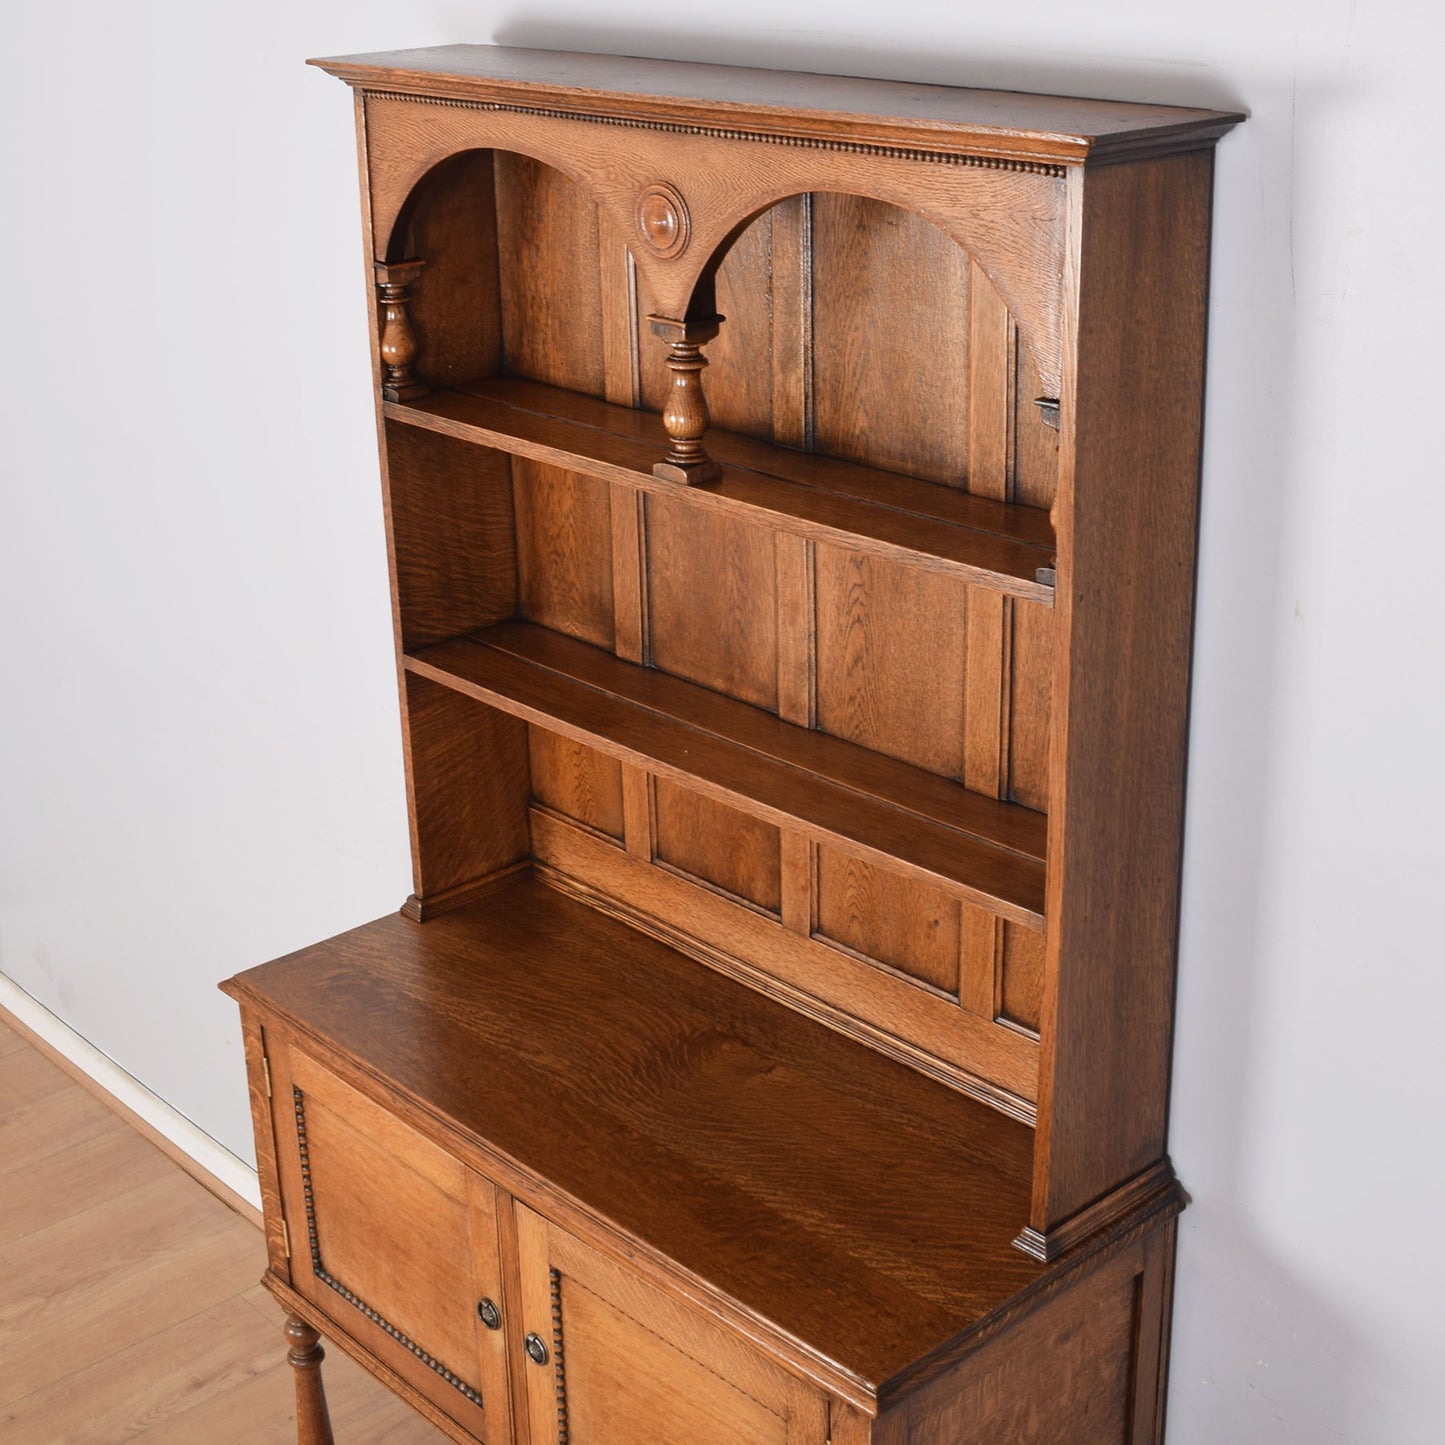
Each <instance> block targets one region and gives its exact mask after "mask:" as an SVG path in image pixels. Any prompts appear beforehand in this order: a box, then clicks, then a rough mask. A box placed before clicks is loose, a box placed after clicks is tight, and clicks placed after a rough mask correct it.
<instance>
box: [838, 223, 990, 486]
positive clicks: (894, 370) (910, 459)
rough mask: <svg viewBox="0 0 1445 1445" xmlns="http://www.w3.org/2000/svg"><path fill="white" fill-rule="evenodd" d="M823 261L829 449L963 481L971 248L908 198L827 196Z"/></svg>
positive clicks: (949, 480)
mask: <svg viewBox="0 0 1445 1445" xmlns="http://www.w3.org/2000/svg"><path fill="white" fill-rule="evenodd" d="M813 265H814V277H813V318H814V319H813V336H814V346H815V351H814V362H813V367H814V387H815V406H816V415H817V421H816V425H817V434H816V439H817V446H818V449H819V450H820V451H825V452H829V453H831V454H832V455H835V456H843V457H852V458H853V459H854V460H856V461H866V462H868V463H869V464H871V465H873V466H877V467H886V468H888V469H889V470H891V471H899V472H906V473H908V474H909V475H910V476H917V477H926V478H928V479H929V480H930V481H937V482H945V483H948V484H951V485H955V486H957V485H961V484H962V482H963V480H964V477H965V476H966V474H967V470H968V267H969V260H968V255H967V253H966V252H965V251H964V250H963V249H962V248H961V247H959V246H958V245H957V244H956V243H955V242H953V241H951V240H950V239H949V238H948V237H947V236H945V235H944V234H943V232H942V231H940V230H939V229H938V228H937V227H936V226H934V225H932V224H930V223H929V222H927V221H925V220H923V219H921V218H920V217H918V216H915V215H913V214H911V213H910V212H908V211H904V210H901V209H899V208H898V207H897V206H890V205H887V204H885V203H884V202H882V201H874V200H868V199H865V198H863V197H859V196H844V195H836V194H819V195H815V196H814V197H813ZM904 378H906V380H904Z"/></svg>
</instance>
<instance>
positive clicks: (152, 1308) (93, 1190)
mask: <svg viewBox="0 0 1445 1445" xmlns="http://www.w3.org/2000/svg"><path fill="white" fill-rule="evenodd" d="M238 1087H239V1085H238ZM264 1267H265V1247H264V1244H263V1242H262V1239H261V1234H260V1231H259V1230H258V1229H257V1228H256V1227H255V1225H254V1224H252V1223H251V1222H250V1221H249V1220H247V1219H245V1218H243V1217H242V1216H241V1215H239V1214H236V1213H235V1212H234V1211H233V1210H231V1209H230V1208H229V1207H228V1206H227V1205H226V1204H224V1203H222V1202H221V1200H219V1199H217V1198H216V1197H215V1196H214V1195H212V1194H211V1193H209V1192H208V1191H207V1190H206V1189H205V1188H204V1187H203V1186H202V1185H200V1184H198V1183H197V1182H196V1181H195V1180H194V1179H192V1178H191V1177H190V1176H189V1175H188V1174H186V1173H185V1172H183V1171H182V1170H181V1169H180V1168H179V1167H178V1166H177V1165H176V1164H174V1163H173V1162H172V1161H171V1160H170V1159H168V1158H166V1156H165V1155H164V1154H162V1153H161V1151H160V1150H159V1149H157V1148H156V1147H155V1146H154V1145H153V1144H151V1143H150V1142H149V1141H148V1140H146V1139H145V1138H143V1137H142V1136H141V1135H140V1134H139V1133H137V1132H136V1131H135V1130H134V1129H133V1128H132V1127H131V1126H130V1125H129V1124H128V1123H127V1122H126V1121H125V1120H123V1119H121V1118H120V1117H118V1116H117V1115H116V1114H114V1113H112V1112H111V1111H110V1110H109V1109H107V1108H106V1107H105V1105H104V1104H102V1103H101V1102H99V1101H98V1100H97V1099H95V1098H94V1097H92V1095H91V1094H90V1093H89V1092H87V1091H86V1090H85V1089H83V1088H82V1087H81V1086H80V1085H79V1084H77V1083H76V1082H75V1081H74V1080H73V1079H71V1078H70V1077H69V1076H68V1075H67V1074H66V1072H65V1071H64V1070H63V1069H61V1068H58V1067H57V1066H56V1065H55V1064H53V1063H52V1062H51V1061H50V1060H49V1059H47V1058H46V1057H45V1056H44V1055H43V1054H42V1053H41V1052H40V1051H39V1050H37V1049H35V1048H34V1047H32V1046H31V1044H30V1043H29V1042H28V1041H27V1040H26V1039H25V1038H24V1037H22V1036H21V1035H20V1034H19V1033H17V1032H16V1031H15V1030H14V1029H11V1028H9V1027H8V1026H7V1025H6V1024H5V1023H4V1022H3V1021H0V1441H4V1442H5V1445H121V1442H126V1441H136V1442H140V1445H291V1442H293V1441H294V1440H295V1438H296V1423H295V1404H294V1395H293V1386H292V1376H291V1369H290V1367H289V1366H288V1365H287V1364H286V1359H285V1356H286V1344H285V1340H284V1338H283V1336H282V1333H281V1325H282V1320H283V1315H282V1312H281V1310H280V1309H279V1308H278V1307H277V1306H276V1304H275V1303H274V1302H273V1301H272V1299H271V1297H270V1296H269V1295H268V1294H267V1293H266V1292H265V1290H263V1289H261V1288H260V1286H259V1285H257V1283H256V1281H257V1279H258V1278H259V1277H260V1274H261V1271H262V1269H263V1268H264ZM324 1374H325V1379H326V1391H327V1396H328V1398H329V1399H330V1402H331V1418H332V1423H333V1425H334V1426H335V1430H336V1439H337V1445H442V1442H443V1441H444V1440H445V1437H444V1436H443V1435H442V1434H441V1433H440V1432H439V1431H437V1430H436V1429H434V1428H433V1427H432V1426H431V1425H429V1424H428V1423H427V1422H426V1421H424V1420H422V1419H421V1418H420V1417H419V1416H417V1415H416V1414H415V1413H414V1412H413V1411H411V1410H410V1409H408V1408H407V1407H406V1406H404V1405H402V1404H401V1403H400V1402H399V1401H397V1400H396V1399H395V1398H393V1397H392V1396H391V1395H390V1394H389V1393H388V1392H387V1391H386V1390H385V1389H383V1388H382V1386H381V1385H379V1384H377V1383H376V1381H374V1380H373V1379H372V1378H371V1377H370V1376H369V1375H367V1374H366V1373H365V1371H363V1370H362V1369H361V1368H360V1367H359V1366H357V1365H355V1364H353V1363H352V1361H351V1360H350V1359H348V1358H347V1357H346V1356H345V1355H344V1354H343V1353H342V1352H341V1351H340V1350H339V1349H332V1348H328V1349H327V1358H326V1365H325V1370H324Z"/></svg>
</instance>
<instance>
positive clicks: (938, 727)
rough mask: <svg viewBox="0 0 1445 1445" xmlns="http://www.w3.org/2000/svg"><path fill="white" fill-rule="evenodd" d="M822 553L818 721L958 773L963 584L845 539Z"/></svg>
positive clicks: (948, 774) (844, 734)
mask: <svg viewBox="0 0 1445 1445" xmlns="http://www.w3.org/2000/svg"><path fill="white" fill-rule="evenodd" d="M815 556H816V569H815V583H816V589H817V606H818V643H817V646H818V726H819V727H821V728H824V729H826V730H827V731H828V732H830V733H833V734H835V735H836V736H838V737H843V738H848V739H850V740H851V741H853V742H857V743H862V744H863V746H864V747H868V748H872V749H874V750H876V751H878V752H881V753H886V754H888V755H889V756H890V757H895V758H902V759H903V760H904V761H905V762H910V763H916V764H917V765H918V766H919V767H923V768H927V769H929V770H930V771H931V772H935V773H941V774H943V775H944V776H946V777H955V778H956V777H958V776H959V775H960V773H961V772H962V770H963V700H964V692H963V685H964V672H963V655H964V647H963V628H964V616H965V611H964V609H965V600H964V599H965V588H964V587H963V585H962V584H961V583H959V582H957V581H955V580H954V579H952V578H948V577H942V576H938V575H936V574H933V573H925V572H916V571H913V570H911V569H907V568H903V567H899V566H897V565H895V564H893V563H889V562H885V561H883V560H882V559H880V558H876V557H868V556H865V555H863V554H861V553H858V552H846V551H843V550H842V549H841V548H837V547H827V546H819V547H817V548H816V549H815Z"/></svg>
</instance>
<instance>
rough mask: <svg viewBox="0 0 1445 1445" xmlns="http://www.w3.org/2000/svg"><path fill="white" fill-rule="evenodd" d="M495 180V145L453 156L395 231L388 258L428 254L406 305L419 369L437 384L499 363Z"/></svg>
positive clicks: (489, 372) (468, 376) (424, 186)
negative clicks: (418, 349) (416, 346)
mask: <svg viewBox="0 0 1445 1445" xmlns="http://www.w3.org/2000/svg"><path fill="white" fill-rule="evenodd" d="M494 188H495V182H494V178H493V173H492V153H491V152H490V151H465V152H463V153H462V154H461V155H457V156H452V157H451V158H450V159H449V160H446V161H443V162H442V164H441V165H440V166H438V167H437V168H436V169H435V170H434V171H433V172H432V173H431V174H430V175H429V176H428V177H427V178H426V180H425V181H423V182H422V184H421V186H419V187H418V189H417V191H416V192H415V193H414V195H413V197H412V200H411V201H410V202H409V203H408V205H407V208H406V210H405V212H404V215H403V220H404V224H403V225H402V226H401V227H400V228H398V230H397V231H395V232H393V234H392V238H391V245H390V247H389V248H388V254H387V256H386V258H385V259H387V260H388V261H406V260H411V259H414V258H415V259H420V260H423V261H425V262H426V269H425V270H424V271H423V272H422V273H421V276H420V278H419V279H418V280H417V281H416V282H415V283H414V284H413V285H412V287H411V300H410V304H409V307H408V310H409V314H410V318H411V322H412V325H413V328H414V329H415V331H416V335H417V340H418V342H419V343H420V347H421V350H420V353H419V355H418V358H417V371H418V372H419V374H420V375H421V377H422V378H423V379H424V380H425V381H427V382H429V383H431V384H432V385H433V386H454V385H455V384H456V383H457V382H459V381H466V380H470V379H472V378H475V377H479V376H490V375H492V373H493V372H495V371H496V370H497V369H498V367H499V366H500V364H501V326H502V314H501V298H500V295H499V292H498V285H497V215H496V203H495V189H494ZM379 259H380V258H379Z"/></svg>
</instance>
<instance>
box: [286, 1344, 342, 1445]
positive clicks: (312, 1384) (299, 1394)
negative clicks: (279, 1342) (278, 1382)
mask: <svg viewBox="0 0 1445 1445" xmlns="http://www.w3.org/2000/svg"><path fill="white" fill-rule="evenodd" d="M286 1340H287V1343H288V1344H289V1345H290V1349H289V1350H288V1351H287V1352H286V1358H287V1360H288V1361H289V1362H290V1364H291V1368H292V1369H293V1370H295V1372H296V1445H336V1437H335V1436H334V1435H333V1434H332V1433H331V1412H330V1411H329V1410H327V1408H326V1389H325V1387H324V1386H323V1385H322V1383H321V1362H322V1360H324V1359H325V1358H326V1351H325V1350H323V1349H322V1348H321V1336H320V1335H318V1334H317V1333H316V1331H315V1330H313V1329H312V1328H311V1326H310V1325H308V1324H307V1323H306V1321H305V1320H303V1319H299V1318H298V1317H297V1316H296V1315H290V1316H288V1317H287V1320H286Z"/></svg>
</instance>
